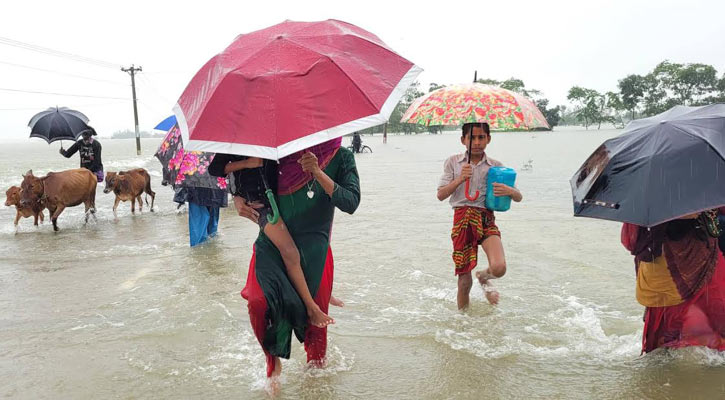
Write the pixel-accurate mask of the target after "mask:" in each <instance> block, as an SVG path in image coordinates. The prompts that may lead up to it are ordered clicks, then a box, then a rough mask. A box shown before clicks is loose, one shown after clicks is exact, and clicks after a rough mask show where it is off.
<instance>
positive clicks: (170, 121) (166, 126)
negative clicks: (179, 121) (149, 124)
mask: <svg viewBox="0 0 725 400" xmlns="http://www.w3.org/2000/svg"><path fill="white" fill-rule="evenodd" d="M174 125H176V115H172V116H170V117H168V118H166V119H165V120H163V121H161V122H159V124H158V125H156V126H154V129H156V130H159V131H164V132H168V131H169V130H170V129H171V128H173V127H174Z"/></svg>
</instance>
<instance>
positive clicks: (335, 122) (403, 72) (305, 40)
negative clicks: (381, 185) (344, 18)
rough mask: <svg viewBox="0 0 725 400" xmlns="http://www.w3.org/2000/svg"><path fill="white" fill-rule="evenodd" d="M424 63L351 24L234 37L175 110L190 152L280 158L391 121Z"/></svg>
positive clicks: (285, 26)
mask: <svg viewBox="0 0 725 400" xmlns="http://www.w3.org/2000/svg"><path fill="white" fill-rule="evenodd" d="M420 72H422V69H420V68H419V67H417V66H416V65H414V64H413V63H411V62H410V61H408V60H406V59H405V58H403V57H401V56H399V55H398V54H397V53H395V52H394V51H393V50H391V49H390V48H389V47H388V46H387V45H386V44H385V43H383V42H382V41H381V40H380V39H379V38H378V37H377V36H375V35H373V34H372V33H370V32H367V31H365V30H363V29H361V28H358V27H357V26H355V25H352V24H348V23H346V22H341V21H336V20H327V21H321V22H293V21H285V22H283V23H281V24H278V25H274V26H271V27H269V28H266V29H262V30H259V31H256V32H252V33H248V34H245V35H240V36H238V37H237V38H236V39H235V40H234V42H232V44H230V45H229V47H227V48H226V49H225V50H224V51H222V52H221V53H219V54H217V55H216V56H214V57H213V58H212V59H211V60H209V61H208V62H207V63H206V64H205V65H204V66H203V67H202V68H201V70H199V72H197V73H196V75H195V76H194V78H193V79H192V80H191V82H189V85H188V86H187V87H186V89H185V90H184V92H183V94H182V95H181V97H180V98H179V101H178V103H177V105H176V106H175V107H174V113H175V114H176V117H177V119H178V121H179V126H180V128H181V134H182V137H183V140H184V144H185V147H186V149H187V150H198V151H206V152H214V153H228V154H239V155H246V156H255V157H262V158H266V159H272V160H279V159H280V158H282V157H284V156H286V155H289V154H292V153H294V152H297V151H299V150H302V149H306V148H308V147H311V146H314V145H316V144H319V143H323V142H326V141H328V140H331V139H335V138H338V137H341V136H343V135H346V134H348V133H351V132H355V131H359V130H361V129H365V128H369V127H372V126H376V125H380V124H382V123H385V122H386V121H387V120H388V118H389V117H390V114H391V113H392V111H393V108H394V107H395V106H396V104H397V103H398V101H399V100H400V98H401V96H402V95H403V93H404V92H405V90H406V89H407V88H408V86H409V85H410V84H411V83H412V82H413V81H414V80H415V78H416V77H417V76H418V74H420Z"/></svg>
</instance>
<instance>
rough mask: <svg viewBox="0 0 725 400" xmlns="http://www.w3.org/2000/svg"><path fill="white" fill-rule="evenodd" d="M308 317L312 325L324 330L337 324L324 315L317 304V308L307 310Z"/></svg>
mask: <svg viewBox="0 0 725 400" xmlns="http://www.w3.org/2000/svg"><path fill="white" fill-rule="evenodd" d="M307 316H308V317H309V318H310V323H311V324H312V325H314V326H316V327H318V328H324V327H326V326H327V325H330V324H334V323H335V320H334V319H332V317H330V316H329V315H327V314H325V313H323V312H322V310H320V307H318V306H317V304H315V307H313V308H310V309H307Z"/></svg>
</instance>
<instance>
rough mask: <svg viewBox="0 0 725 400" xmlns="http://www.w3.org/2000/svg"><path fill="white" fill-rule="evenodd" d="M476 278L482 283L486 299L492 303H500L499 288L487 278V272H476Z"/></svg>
mask: <svg viewBox="0 0 725 400" xmlns="http://www.w3.org/2000/svg"><path fill="white" fill-rule="evenodd" d="M476 278H477V279H478V283H480V284H481V288H482V289H483V294H484V296H486V300H488V302H489V303H490V304H491V305H494V306H495V305H496V304H498V297H499V294H498V290H496V289H495V288H494V287H493V285H491V280H490V279H486V278H485V274H484V273H483V272H481V271H477V272H476Z"/></svg>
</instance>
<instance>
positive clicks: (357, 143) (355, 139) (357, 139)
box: [352, 134, 362, 153]
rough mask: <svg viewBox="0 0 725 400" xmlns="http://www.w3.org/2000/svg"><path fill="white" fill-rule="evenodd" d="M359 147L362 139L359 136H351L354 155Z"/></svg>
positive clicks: (358, 150)
mask: <svg viewBox="0 0 725 400" xmlns="http://www.w3.org/2000/svg"><path fill="white" fill-rule="evenodd" d="M361 145H362V138H360V135H358V134H355V135H352V151H353V152H355V153H359V152H360V146H361Z"/></svg>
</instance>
